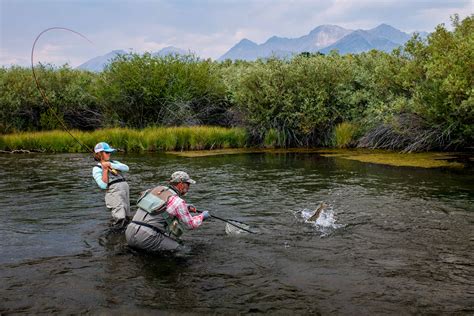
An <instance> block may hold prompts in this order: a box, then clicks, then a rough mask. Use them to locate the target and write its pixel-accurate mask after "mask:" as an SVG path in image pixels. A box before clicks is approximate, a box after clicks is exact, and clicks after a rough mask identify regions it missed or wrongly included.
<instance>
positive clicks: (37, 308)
mask: <svg viewBox="0 0 474 316" xmlns="http://www.w3.org/2000/svg"><path fill="white" fill-rule="evenodd" d="M115 158H116V159H118V160H120V161H121V162H124V163H126V164H128V165H129V166H130V173H129V175H128V182H129V184H130V188H131V197H132V198H131V200H132V210H133V209H134V205H133V201H134V200H135V199H136V198H137V197H138V194H139V192H140V191H142V190H144V189H147V188H150V187H152V186H155V185H157V184H160V183H163V181H165V180H166V179H167V178H168V177H169V176H170V174H171V173H172V172H173V171H175V170H185V171H187V172H188V173H189V174H190V175H191V177H192V178H193V179H195V180H196V181H197V184H195V185H193V186H191V190H190V192H189V194H188V196H187V200H188V202H190V203H193V204H194V205H196V206H197V207H199V208H201V209H207V210H210V212H211V214H215V215H217V216H219V217H223V218H232V219H236V220H239V221H242V222H245V223H247V224H248V225H249V226H250V227H251V228H252V229H254V230H255V231H257V232H258V234H240V235H226V234H225V230H224V223H223V222H220V221H217V220H215V219H214V220H209V221H206V222H205V223H204V224H203V226H202V227H200V228H199V229H197V230H195V231H190V232H188V233H187V234H186V235H185V237H184V240H185V244H186V247H187V250H186V251H184V252H182V253H179V254H176V255H173V256H170V255H147V254H142V253H138V252H136V251H133V250H131V249H129V248H128V247H127V246H126V243H125V240H124V236H123V235H122V234H119V233H112V232H110V231H109V230H108V223H109V217H110V214H109V212H108V211H107V210H106V209H105V206H104V201H103V198H104V197H103V193H102V192H100V190H99V189H98V187H97V186H96V185H95V183H94V182H93V179H92V177H91V168H92V166H93V163H94V162H93V161H92V159H90V158H89V157H88V156H87V155H85V154H25V155H8V154H3V155H0V179H1V180H0V190H1V196H0V203H1V205H2V211H1V212H0V214H1V220H0V237H1V242H0V245H1V249H0V264H1V267H2V268H1V270H0V278H1V283H0V297H1V301H0V313H5V314H6V313H28V314H37V313H60V314H79V313H115V312H117V313H156V312H165V313H204V314H207V313H218V314H239V313H261V312H263V313H277V314H290V313H292V314H323V315H325V314H326V315H327V314H342V315H354V314H396V315H400V314H419V313H422V314H440V313H448V314H452V313H454V314H472V313H474V255H473V249H474V248H473V243H474V235H473V231H474V230H473V227H474V226H473V223H474V207H473V205H474V171H473V170H474V169H473V167H472V166H471V167H467V168H465V169H462V170H457V169H443V168H440V169H422V168H406V167H391V166H384V165H375V164H368V163H361V162H356V161H349V160H344V159H341V158H332V157H322V156H319V155H318V154H314V153H313V154H311V153H306V154H302V153H273V154H272V153H255V154H236V155H221V156H210V157H195V158H186V157H179V156H175V155H168V154H141V155H139V154H127V155H122V154H118V155H116V157H115ZM323 201H324V202H326V203H327V204H328V205H329V207H328V208H327V209H325V210H324V211H323V218H322V219H321V220H318V222H317V223H309V222H306V219H307V218H308V217H309V216H310V215H311V213H312V212H313V210H314V209H316V208H317V207H318V205H319V204H320V203H321V202H323Z"/></svg>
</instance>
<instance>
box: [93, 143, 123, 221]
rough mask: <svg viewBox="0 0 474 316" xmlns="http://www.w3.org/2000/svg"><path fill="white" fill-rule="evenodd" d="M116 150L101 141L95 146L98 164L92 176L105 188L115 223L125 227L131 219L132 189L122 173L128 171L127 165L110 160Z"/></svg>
mask: <svg viewBox="0 0 474 316" xmlns="http://www.w3.org/2000/svg"><path fill="white" fill-rule="evenodd" d="M114 151H116V150H115V149H114V148H112V147H110V146H109V144H107V143H104V142H101V143H98V144H97V145H95V147H94V152H95V155H94V159H95V160H96V161H98V164H97V165H96V166H95V167H94V168H93V169H92V176H93V177H94V180H95V182H97V185H98V186H99V188H101V189H103V190H105V205H106V206H107V208H109V209H110V211H111V214H112V219H113V225H114V226H115V227H118V228H123V227H125V226H126V225H127V224H128V222H129V221H130V217H131V216H130V189H129V186H128V183H127V181H125V177H124V176H123V174H122V173H124V172H128V170H129V168H128V166H127V165H125V164H123V163H120V162H118V161H115V160H110V156H111V154H112V153H113V152H114Z"/></svg>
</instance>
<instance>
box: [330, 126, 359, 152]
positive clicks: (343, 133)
mask: <svg viewBox="0 0 474 316" xmlns="http://www.w3.org/2000/svg"><path fill="white" fill-rule="evenodd" d="M356 132H357V126H356V125H354V124H352V123H348V122H343V123H340V124H338V125H337V126H336V127H335V128H334V141H333V142H334V146H335V147H338V148H347V147H350V146H351V145H352V143H353V142H354V139H355V135H356Z"/></svg>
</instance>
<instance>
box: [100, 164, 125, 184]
mask: <svg viewBox="0 0 474 316" xmlns="http://www.w3.org/2000/svg"><path fill="white" fill-rule="evenodd" d="M97 167H99V168H100V169H102V165H101V164H100V163H98V164H97ZM123 181H125V177H124V176H123V175H122V173H121V172H120V171H118V170H115V172H109V183H107V187H109V186H111V185H112V184H114V183H118V182H123Z"/></svg>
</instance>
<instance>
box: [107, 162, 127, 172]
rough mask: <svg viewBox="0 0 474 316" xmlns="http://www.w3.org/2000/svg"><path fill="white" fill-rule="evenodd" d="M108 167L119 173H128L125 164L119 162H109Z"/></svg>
mask: <svg viewBox="0 0 474 316" xmlns="http://www.w3.org/2000/svg"><path fill="white" fill-rule="evenodd" d="M110 166H111V167H112V168H114V169H116V170H118V171H120V172H128V170H129V168H128V166H127V165H126V164H123V163H121V162H119V161H115V160H114V161H111V162H110Z"/></svg>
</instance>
